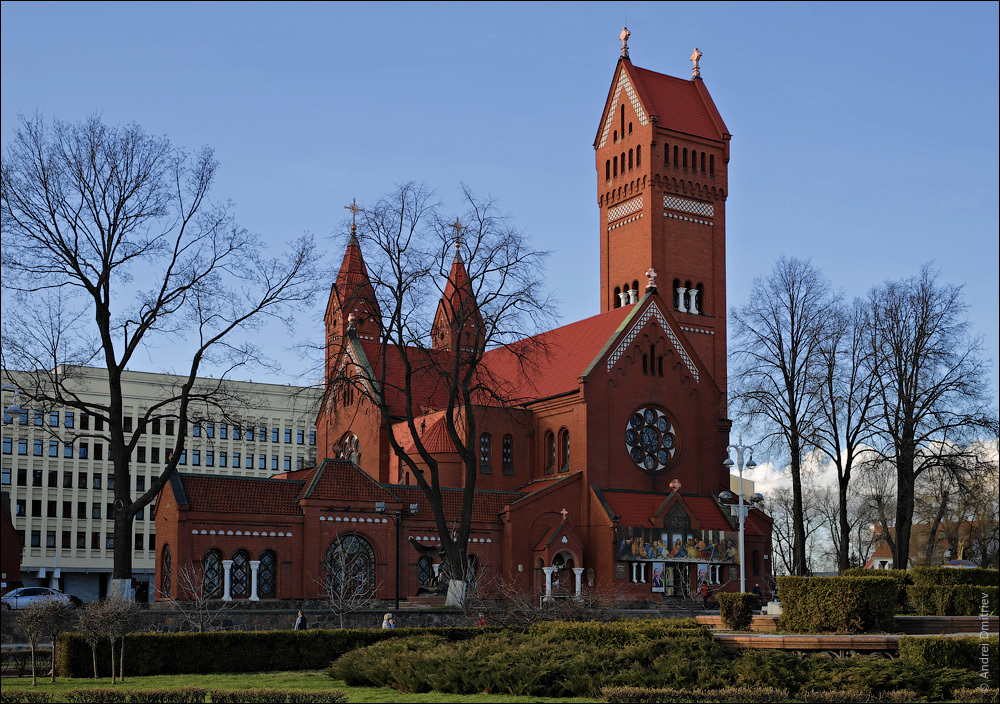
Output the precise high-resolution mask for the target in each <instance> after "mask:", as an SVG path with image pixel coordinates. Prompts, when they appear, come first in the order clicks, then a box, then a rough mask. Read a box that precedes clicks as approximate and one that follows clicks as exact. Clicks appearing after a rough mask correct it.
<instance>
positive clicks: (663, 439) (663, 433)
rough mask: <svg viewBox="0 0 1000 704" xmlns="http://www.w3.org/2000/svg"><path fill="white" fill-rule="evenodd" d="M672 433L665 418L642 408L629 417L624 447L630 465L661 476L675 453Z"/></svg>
mask: <svg viewBox="0 0 1000 704" xmlns="http://www.w3.org/2000/svg"><path fill="white" fill-rule="evenodd" d="M675 435H676V431H675V430H674V427H673V426H672V425H671V424H670V421H669V420H668V419H667V416H666V414H664V413H663V411H661V410H659V409H657V408H651V407H648V406H647V407H644V408H640V409H639V410H638V411H636V412H635V413H633V414H632V416H631V417H630V418H629V419H628V423H627V425H626V427H625V447H626V449H627V450H628V453H629V455H630V456H631V457H632V461H633V462H635V463H636V464H637V465H638V466H639V468H640V469H642V470H643V471H644V472H649V473H650V474H657V473H658V472H662V471H663V470H665V469H666V468H667V465H669V464H670V461H671V459H673V456H674V454H675V453H676V452H677V444H676V438H675Z"/></svg>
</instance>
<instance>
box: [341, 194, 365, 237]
mask: <svg viewBox="0 0 1000 704" xmlns="http://www.w3.org/2000/svg"><path fill="white" fill-rule="evenodd" d="M344 210H350V211H351V232H355V231H357V229H358V213H363V212H365V209H364V208H360V207H358V199H357V198H351V204H350V205H345V206H344Z"/></svg>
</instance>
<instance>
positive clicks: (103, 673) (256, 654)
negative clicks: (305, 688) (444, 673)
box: [56, 627, 496, 678]
mask: <svg viewBox="0 0 1000 704" xmlns="http://www.w3.org/2000/svg"><path fill="white" fill-rule="evenodd" d="M490 630H496V629H495V628H494V629H483V628H465V627H463V628H419V629H417V628H399V629H315V630H308V631H291V630H289V631H216V632H211V633H136V634H131V635H129V636H128V637H127V642H126V646H125V673H126V675H130V676H133V677H142V676H147V675H177V674H209V673H213V672H268V671H275V670H282V671H284V670H321V669H323V668H324V667H327V666H329V664H330V661H331V660H333V659H336V658H337V657H339V656H340V655H343V654H344V653H347V652H350V651H352V650H355V649H357V648H362V647H365V646H367V645H371V644H372V643H377V642H380V641H383V640H387V639H395V638H406V637H408V636H410V635H413V634H414V633H423V634H426V633H434V634H440V635H441V636H442V637H443V638H445V639H446V640H448V641H459V640H463V639H465V638H470V637H473V636H477V635H480V634H482V633H483V632H484V631H490ZM57 649H58V657H57V660H56V662H57V667H58V670H57V674H58V675H59V676H60V677H86V678H90V677H93V674H94V667H93V660H92V655H91V649H90V645H89V644H88V643H87V642H86V641H85V640H84V638H83V636H81V635H79V634H76V633H62V634H60V635H59V638H58V641H57ZM110 659H111V654H110V647H109V645H108V643H107V641H106V640H104V639H102V640H101V642H100V643H99V644H98V648H97V666H98V676H100V677H109V676H110V675H111V670H110Z"/></svg>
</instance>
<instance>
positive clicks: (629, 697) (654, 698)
mask: <svg viewBox="0 0 1000 704" xmlns="http://www.w3.org/2000/svg"><path fill="white" fill-rule="evenodd" d="M601 697H602V698H603V699H604V700H605V701H608V702H614V703H620V704H647V702H648V703H654V702H665V703H667V704H672V703H673V702H746V703H748V704H781V703H783V702H789V701H792V700H791V699H789V696H788V692H786V691H785V690H783V689H776V688H774V687H723V688H721V689H711V690H704V689H653V688H648V687H605V688H604V689H602V690H601Z"/></svg>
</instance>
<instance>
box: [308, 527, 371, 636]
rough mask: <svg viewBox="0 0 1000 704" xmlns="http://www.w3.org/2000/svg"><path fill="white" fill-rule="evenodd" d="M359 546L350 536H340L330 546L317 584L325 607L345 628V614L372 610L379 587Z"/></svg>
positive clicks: (365, 554)
mask: <svg viewBox="0 0 1000 704" xmlns="http://www.w3.org/2000/svg"><path fill="white" fill-rule="evenodd" d="M362 546H363V542H362V540H359V537H358V536H357V535H355V534H353V533H345V534H341V535H340V536H339V537H338V538H337V540H336V542H335V543H334V544H333V545H332V546H331V548H330V552H329V553H328V554H327V559H326V575H325V577H324V579H323V581H322V583H321V586H322V588H323V594H324V595H325V596H326V603H327V606H328V607H329V609H330V611H332V612H333V614H334V616H336V617H337V618H338V619H339V621H340V627H341V628H344V627H345V625H346V621H345V617H346V616H348V615H349V614H353V613H357V612H358V611H363V610H364V609H370V608H372V607H374V606H375V605H376V604H377V603H378V600H377V599H376V595H377V594H378V592H379V588H380V586H381V585H380V583H378V582H377V581H376V580H375V578H374V571H373V568H374V565H372V564H371V562H370V558H369V555H368V554H367V553H366V552H365V551H364V550H363V549H362Z"/></svg>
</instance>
